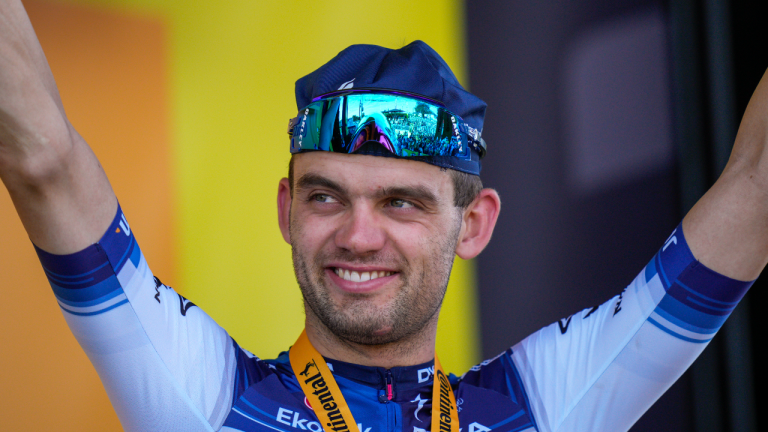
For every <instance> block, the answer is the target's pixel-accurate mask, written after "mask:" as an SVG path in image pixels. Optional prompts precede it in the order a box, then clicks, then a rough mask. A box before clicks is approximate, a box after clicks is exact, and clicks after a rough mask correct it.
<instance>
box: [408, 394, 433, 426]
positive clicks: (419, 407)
mask: <svg viewBox="0 0 768 432" xmlns="http://www.w3.org/2000/svg"><path fill="white" fill-rule="evenodd" d="M427 401H429V399H422V398H421V395H420V394H419V395H416V399H414V400H412V401H411V402H418V403H419V406H418V407H417V408H416V411H414V412H413V416H414V417H416V420H418V421H420V422H423V421H424V420H422V419H420V418H419V410H420V409H422V408H424V404H425V403H427Z"/></svg>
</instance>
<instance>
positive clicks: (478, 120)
mask: <svg viewBox="0 0 768 432" xmlns="http://www.w3.org/2000/svg"><path fill="white" fill-rule="evenodd" d="M348 88H356V89H357V88H378V89H388V90H396V91H405V92H409V93H416V94H419V95H422V96H426V97H428V98H431V99H434V100H437V101H440V102H442V103H443V104H444V105H445V107H446V108H447V109H448V110H449V111H451V112H452V113H454V114H456V115H458V116H460V117H461V118H463V119H464V121H465V122H466V123H467V124H468V125H469V126H471V127H473V128H475V129H477V130H478V131H481V132H482V130H483V119H484V117H485V109H486V106H487V105H486V104H485V102H483V101H482V100H481V99H480V98H478V97H477V96H475V95H473V94H472V93H470V92H468V91H466V90H464V87H462V86H461V84H459V81H458V80H457V79H456V76H455V75H454V74H453V72H452V71H451V68H449V67H448V65H447V64H446V63H445V60H443V59H442V58H441V57H440V55H439V54H438V53H437V52H436V51H435V50H433V49H432V48H431V47H430V46H429V45H427V44H426V43H424V42H422V41H415V42H411V43H410V44H408V45H406V46H404V47H402V48H400V49H397V50H393V49H389V48H384V47H380V46H377V45H352V46H350V47H348V48H346V49H345V50H343V51H342V52H340V53H339V54H337V55H336V57H334V58H332V59H331V61H329V62H328V63H326V64H324V65H323V66H321V67H320V68H319V69H317V70H316V71H314V72H312V73H310V74H309V75H307V76H305V77H303V78H301V79H299V80H298V81H296V105H297V107H296V108H297V109H298V110H301V109H303V108H305V107H306V106H307V105H309V104H310V103H311V102H312V100H313V99H314V98H316V97H318V96H321V95H324V94H326V93H330V92H333V91H336V90H340V89H348ZM473 153H474V152H473ZM439 159H445V160H444V161H441V162H437V160H435V161H432V160H427V159H425V160H424V162H427V163H433V164H435V165H440V166H446V167H447V168H453V169H458V170H460V171H465V172H471V173H472V174H479V172H480V167H479V157H478V156H477V155H474V154H473V159H474V160H473V161H472V162H470V163H471V164H472V167H463V164H462V163H461V162H462V161H458V162H456V161H454V162H452V163H450V162H449V161H448V160H447V159H446V158H439ZM449 159H455V158H449ZM467 162H469V161H467ZM456 164H458V165H456Z"/></svg>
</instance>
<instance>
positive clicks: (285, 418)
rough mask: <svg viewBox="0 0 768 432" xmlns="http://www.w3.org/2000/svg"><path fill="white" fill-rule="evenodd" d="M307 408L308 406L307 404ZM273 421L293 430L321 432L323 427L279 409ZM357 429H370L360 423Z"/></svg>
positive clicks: (285, 409) (368, 430)
mask: <svg viewBox="0 0 768 432" xmlns="http://www.w3.org/2000/svg"><path fill="white" fill-rule="evenodd" d="M305 403H306V402H305ZM307 406H309V404H308V403H307ZM275 419H276V420H277V421H279V422H280V423H282V424H284V425H287V426H290V427H292V428H294V429H299V430H308V431H312V432H323V427H322V426H320V422H317V421H313V420H311V419H306V418H302V417H301V413H299V412H298V411H291V410H289V409H287V408H279V409H278V410H277V416H276V417H275ZM357 428H358V429H360V432H371V428H363V424H362V423H358V425H357Z"/></svg>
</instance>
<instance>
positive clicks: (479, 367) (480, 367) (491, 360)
mask: <svg viewBox="0 0 768 432" xmlns="http://www.w3.org/2000/svg"><path fill="white" fill-rule="evenodd" d="M505 353H506V351H503V352H501V353H499V354H498V355H496V357H493V358H489V359H487V360H483V361H482V362H480V364H476V365H474V366H472V367H471V368H469V370H468V371H467V372H477V371H479V370H480V369H482V368H483V367H484V366H488V365H489V364H491V362H493V361H494V360H496V359H497V358H499V357H501V356H503V355H504V354H505ZM464 375H466V373H465V374H464ZM464 375H462V376H461V377H462V378H464Z"/></svg>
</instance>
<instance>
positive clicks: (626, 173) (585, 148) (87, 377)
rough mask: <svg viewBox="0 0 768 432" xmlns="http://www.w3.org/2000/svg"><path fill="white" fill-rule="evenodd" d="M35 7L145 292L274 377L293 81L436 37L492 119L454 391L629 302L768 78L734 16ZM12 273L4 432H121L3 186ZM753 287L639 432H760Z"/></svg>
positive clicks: (550, 4)
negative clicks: (218, 330)
mask: <svg viewBox="0 0 768 432" xmlns="http://www.w3.org/2000/svg"><path fill="white" fill-rule="evenodd" d="M24 4H25V6H26V7H27V10H28V12H29V14H30V18H31V20H32V23H33V25H34V26H35V29H36V31H37V33H38V36H39V38H40V42H41V44H42V46H43V49H44V50H45V52H46V56H47V58H48V60H49V62H50V64H51V68H52V70H53V73H54V75H55V77H56V80H57V84H58V86H59V89H60V91H61V93H62V98H63V101H64V106H65V109H66V110H67V114H68V116H69V117H70V120H71V121H72V123H73V124H74V125H75V127H76V128H77V129H78V130H79V131H80V133H81V134H82V135H83V136H84V137H85V138H86V140H88V142H89V143H90V144H91V146H92V147H93V148H94V151H95V152H96V154H97V156H98V157H99V159H100V160H101V162H102V165H103V166H104V167H105V169H106V171H107V174H108V175H109V177H110V180H111V182H112V185H113V188H114V189H115V191H116V192H117V195H118V198H119V199H120V202H121V205H122V207H123V209H124V211H125V212H126V215H127V216H128V218H129V220H130V222H131V226H132V227H133V230H134V232H135V233H136V235H137V239H138V241H139V242H140V244H141V245H142V250H143V251H144V253H145V255H146V256H147V261H148V262H149V264H150V266H151V267H152V269H153V271H154V273H155V274H156V275H157V276H158V277H159V278H160V279H162V280H163V282H164V283H166V284H168V285H171V286H173V287H174V288H175V289H177V290H178V291H179V292H181V293H182V294H184V295H185V296H186V297H188V298H190V299H192V300H193V301H194V302H195V303H196V304H198V305H199V306H201V307H202V308H203V309H204V310H206V312H208V313H209V314H210V315H211V316H213V317H214V318H215V319H216V320H217V321H218V322H219V323H220V324H221V325H222V326H224V327H225V328H226V329H227V330H228V331H229V332H230V334H232V336H233V337H234V338H235V339H236V340H237V341H238V342H239V343H240V344H241V345H242V346H244V347H245V348H247V349H249V350H251V351H252V352H254V353H255V354H257V355H259V356H260V357H264V358H270V357H274V356H276V355H277V354H278V353H279V352H280V351H281V350H285V349H287V348H288V346H290V345H291V344H292V343H293V341H294V340H295V338H296V336H297V335H298V333H299V332H300V331H301V327H302V322H303V311H302V308H301V298H300V294H299V291H298V288H297V286H296V282H295V279H294V276H293V271H292V266H291V261H290V248H289V246H288V245H286V244H284V243H283V241H282V238H281V237H280V234H279V231H278V229H277V220H276V209H275V201H276V191H277V187H276V186H277V182H278V180H279V179H280V178H281V177H283V176H285V175H286V172H287V164H288V159H289V155H288V152H287V139H286V138H287V137H286V136H285V123H286V120H287V119H288V118H290V117H292V116H294V115H295V113H296V111H297V107H296V105H295V102H294V98H293V83H294V81H295V80H296V79H297V78H299V77H301V76H303V75H305V74H307V73H309V72H311V71H312V70H314V69H315V68H317V67H318V66H320V65H321V64H323V63H324V62H326V61H327V60H328V59H330V58H331V57H332V56H333V55H335V54H336V53H337V52H339V51H340V50H342V49H343V48H344V47H346V46H348V45H350V44H353V43H373V44H378V45H384V46H387V47H391V48H399V47H401V46H403V45H405V44H407V43H409V42H411V41H412V40H415V39H421V40H424V41H425V42H427V43H428V44H430V45H431V46H432V47H434V48H435V49H436V50H437V51H438V52H440V53H441V55H442V56H443V57H444V58H445V60H446V61H447V62H448V64H449V65H450V66H451V67H452V69H453V70H454V72H455V73H456V75H457V76H458V77H459V80H460V81H461V82H462V83H464V85H465V86H466V87H468V88H469V89H470V90H471V91H473V92H474V93H476V94H477V95H478V96H480V97H481V98H483V99H484V100H485V101H486V102H488V105H489V109H488V115H487V118H486V122H485V131H484V137H485V139H486V141H487V142H488V145H489V157H488V158H487V159H485V160H484V168H483V179H484V181H485V183H486V184H487V185H488V186H490V187H494V188H496V189H497V190H498V191H499V192H500V194H501V197H502V202H503V206H502V207H503V211H502V213H501V217H500V220H499V225H498V226H497V230H496V233H495V235H494V238H493V240H492V241H491V244H490V245H489V247H488V249H487V250H486V251H485V252H483V254H481V255H480V257H479V258H477V259H476V260H475V261H474V262H465V261H460V260H457V263H456V265H455V267H454V271H453V275H452V281H451V284H450V285H449V294H448V296H447V298H446V303H445V305H444V311H443V314H442V315H441V319H440V328H439V332H438V335H439V336H438V338H439V341H438V352H440V355H441V358H442V359H444V363H445V364H444V366H445V368H446V369H448V370H450V371H452V372H454V373H457V374H461V373H463V372H464V371H466V369H467V368H468V367H469V366H471V365H472V364H474V363H476V362H478V361H479V360H481V359H482V358H484V357H491V356H493V355H495V354H497V353H498V352H500V351H502V350H503V349H506V348H507V347H508V346H510V345H512V344H514V343H516V342H517V341H519V340H520V339H522V338H523V337H525V336H526V335H527V334H529V333H530V332H532V331H535V330H536V329H538V328H540V327H542V326H544V325H547V324H549V323H551V322H553V321H555V320H557V319H559V318H563V317H567V316H569V315H571V314H572V313H574V312H576V311H578V310H580V309H583V308H586V307H591V306H594V305H596V304H598V303H602V302H604V301H605V300H607V299H608V298H610V297H612V296H614V295H616V294H618V293H619V292H620V291H621V290H622V289H623V288H624V286H626V285H627V284H628V283H629V282H631V280H632V279H633V278H634V277H635V275H636V274H637V273H638V272H639V271H640V270H641V269H642V267H643V266H644V265H645V264H646V262H647V261H648V260H649V259H650V258H651V257H652V255H653V254H654V253H655V251H656V249H657V248H658V247H659V246H660V245H661V244H662V242H663V241H664V240H665V239H666V237H667V236H668V235H669V233H670V232H671V231H672V230H673V229H674V227H675V226H676V225H677V223H678V222H679V221H680V219H681V217H682V215H683V214H684V213H685V211H687V209H689V208H690V207H691V206H692V205H693V203H694V202H695V200H696V199H697V198H698V197H699V196H701V194H703V192H704V191H706V189H707V188H708V186H709V185H710V184H711V183H712V182H713V181H714V180H715V179H716V178H717V175H718V174H719V172H720V170H722V167H723V166H724V163H725V160H726V158H727V155H728V151H729V149H730V146H731V143H732V141H733V137H734V136H735V131H736V128H737V126H738V119H739V118H740V115H741V113H742V112H743V110H744V108H745V107H746V103H747V101H748V99H749V95H750V94H751V91H752V90H753V89H754V87H755V86H756V84H757V82H758V80H759V78H760V76H761V75H762V73H763V72H764V71H765V68H766V67H768V46H766V45H768V30H766V26H764V25H762V23H761V22H759V17H760V14H759V13H757V11H756V10H753V9H750V7H755V6H748V5H746V4H744V3H737V2H729V1H714V0H707V1H703V2H694V1H692V0H676V1H675V2H669V1H658V0H656V1H650V0H632V1H630V0H611V1H604V0H589V1H587V0H574V1H570V2H561V1H554V0H542V1H538V2H517V1H513V2H510V1H505V0H482V1H480V0H465V1H461V0H428V1H418V2H416V1H403V0H393V1H388V2H377V3H374V4H363V3H360V2H350V1H342V0H335V1H324V2H311V1H294V2H250V1H245V0H236V1H229V2H225V3H219V2H204V1H198V0H184V1H182V0H164V1H155V0H69V1H65V0H27V1H24ZM0 31H2V29H0ZM0 273H2V274H3V282H0V287H1V288H0V293H2V298H3V301H2V302H0V335H2V339H0V343H1V344H2V345H0V350H2V351H1V352H2V355H1V356H0V389H1V390H2V391H1V392H0V429H1V430H9V431H10V430H45V429H56V430H60V431H70V430H71V431H82V430H87V431H91V430H93V431H96V430H99V431H102V430H103V431H118V430H121V429H120V426H119V422H118V420H117V418H116V416H115V414H114V412H113V411H112V409H111V407H110V405H109V401H108V399H107V397H106V394H105V392H104V390H103V389H102V388H101V385H100V383H99V381H98V377H97V376H96V374H95V371H94V370H93V368H92V367H91V366H90V364H89V363H88V361H87V358H86V357H85V355H84V354H83V353H82V351H81V350H80V349H79V347H78V346H77V342H76V341H75V340H74V338H73V337H72V336H71V334H70V333H69V331H68V329H67V328H66V325H65V323H64V320H63V318H62V316H61V312H60V310H59V308H58V306H57V304H56V301H55V299H54V297H53V296H52V295H51V294H50V288H49V287H48V286H47V282H46V280H45V278H44V276H43V273H42V271H41V270H40V268H39V264H38V263H37V259H36V257H35V254H34V250H33V248H32V246H31V244H30V243H29V240H28V239H27V237H26V234H25V233H24V231H23V228H22V226H21V224H20V222H19V220H18V217H17V216H16V215H15V211H14V210H13V206H12V204H11V202H10V199H9V198H8V195H7V192H5V190H4V189H2V192H0ZM762 285H763V283H762V282H760V281H758V283H757V284H756V285H755V287H754V288H753V290H752V291H751V293H750V294H748V295H747V297H746V298H745V300H744V301H743V302H742V305H740V306H739V308H737V312H736V313H735V314H734V316H733V317H732V318H731V320H730V321H729V322H728V323H727V324H726V326H725V327H724V329H723V331H721V333H720V334H719V335H718V336H717V337H716V338H715V340H714V341H713V343H712V344H711V345H710V347H709V348H708V349H707V350H706V351H705V353H704V355H703V356H702V358H701V359H700V360H699V361H697V363H695V365H694V367H693V368H692V370H691V371H689V372H688V373H686V374H685V375H684V376H683V377H682V378H681V379H680V380H679V382H678V383H677V384H675V386H673V388H672V389H671V390H670V392H668V393H667V394H666V395H665V396H664V397H662V399H661V400H660V401H659V402H658V403H657V404H656V405H655V406H654V407H653V408H652V409H651V411H649V412H648V414H646V415H645V416H644V417H643V418H642V419H641V420H640V421H639V422H638V424H637V425H635V427H634V428H633V431H692V432H693V431H696V432H703V431H757V430H763V428H766V427H768V426H767V425H766V422H767V421H768V419H767V418H766V416H765V415H764V414H762V415H761V414H760V413H759V412H758V411H757V410H756V409H755V407H756V406H760V403H761V402H764V401H763V400H762V399H760V397H761V396H760V395H759V393H758V392H756V390H755V389H756V388H758V387H759V385H760V384H761V383H765V376H764V372H762V371H761V370H760V369H758V368H757V367H756V365H759V364H765V361H766V360H765V358H764V354H763V353H762V352H761V351H760V350H759V349H758V347H757V343H758V342H759V340H761V339H760V338H761V337H760V336H759V334H760V330H761V329H760V327H759V324H760V321H759V310H758V309H757V305H759V304H761V303H762V302H763V301H764V299H765V297H766V294H765V289H764V288H763V287H762ZM41 406H43V407H45V408H44V409H43V410H41V409H40V407H41ZM41 413H44V414H41Z"/></svg>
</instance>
